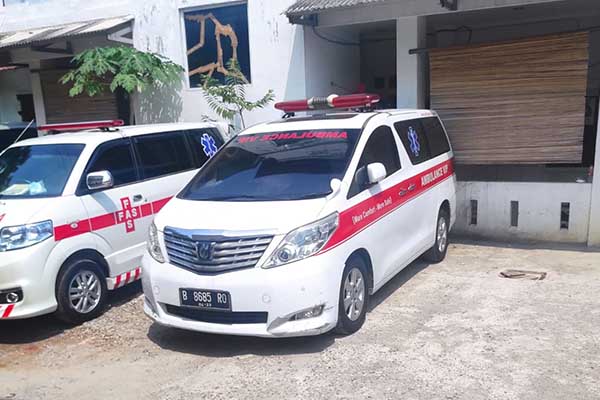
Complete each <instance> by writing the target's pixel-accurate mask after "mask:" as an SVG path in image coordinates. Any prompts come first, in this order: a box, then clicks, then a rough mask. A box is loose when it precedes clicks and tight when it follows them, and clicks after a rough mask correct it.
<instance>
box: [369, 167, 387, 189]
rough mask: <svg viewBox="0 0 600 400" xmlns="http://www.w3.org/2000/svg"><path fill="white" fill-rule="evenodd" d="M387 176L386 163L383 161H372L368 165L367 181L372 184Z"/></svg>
mask: <svg viewBox="0 0 600 400" xmlns="http://www.w3.org/2000/svg"><path fill="white" fill-rule="evenodd" d="M386 176H387V171H386V170H385V165H383V164H382V163H372V164H369V165H367V181H368V182H369V184H371V185H375V184H376V183H379V182H381V181H382V180H384V179H385V177H386Z"/></svg>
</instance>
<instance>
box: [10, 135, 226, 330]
mask: <svg viewBox="0 0 600 400" xmlns="http://www.w3.org/2000/svg"><path fill="white" fill-rule="evenodd" d="M203 130H210V131H211V132H214V133H215V135H218V136H219V137H220V138H221V140H222V141H223V142H224V141H225V135H224V134H223V132H222V131H221V130H220V129H219V128H217V127H216V126H215V125H214V124H205V123H180V124H155V125H138V126H130V127H129V126H128V127H120V128H117V129H110V130H108V131H101V130H98V129H93V130H86V131H79V132H71V133H61V134H56V135H47V136H44V137H39V138H35V139H28V140H24V141H21V142H18V143H16V144H14V145H12V146H10V147H9V148H8V149H7V150H6V151H9V150H10V149H11V148H15V147H23V146H43V145H58V144H80V145H83V146H84V147H83V150H82V151H81V153H80V155H79V157H78V159H77V161H76V162H75V164H74V167H73V168H72V170H71V173H70V175H69V177H68V179H67V181H66V184H65V185H64V189H63V190H62V193H61V194H60V195H59V196H56V197H42V198H26V199H24V198H20V199H10V198H6V197H2V198H0V231H2V229H3V228H6V227H14V226H20V225H24V224H31V223H37V222H40V221H51V222H52V227H53V234H52V237H50V238H48V239H46V240H44V241H42V242H40V243H37V244H34V245H32V246H29V247H25V248H21V249H16V250H9V251H0V294H2V293H4V294H6V293H9V292H15V291H17V290H18V291H19V292H20V293H21V297H22V299H21V300H20V301H18V302H16V303H11V304H8V303H6V302H4V303H2V302H1V301H0V319H20V318H26V317H33V316H37V315H42V314H47V313H51V312H54V311H55V310H56V309H57V296H56V293H55V291H56V285H57V276H58V275H59V271H60V270H61V268H62V266H63V265H65V263H66V262H67V260H70V259H72V258H73V257H77V255H80V254H90V253H93V254H94V255H97V256H99V257H100V258H101V260H103V264H104V266H105V268H106V276H105V279H106V286H107V288H108V290H112V289H116V288H118V287H122V286H124V285H126V284H128V283H131V282H133V281H135V280H137V279H139V278H140V277H141V259H142V256H143V254H144V252H145V241H146V238H147V231H148V227H149V225H150V223H151V222H152V220H153V218H154V215H155V214H156V213H157V212H158V211H159V210H160V209H161V208H162V207H163V206H164V205H165V204H166V203H167V202H168V201H169V200H170V199H171V197H172V196H173V195H175V194H176V193H177V192H178V191H179V190H181V188H182V187H183V186H184V185H185V184H186V183H187V182H188V180H189V179H190V178H191V177H192V176H194V174H195V173H196V172H197V170H198V168H197V167H196V165H194V166H193V168H190V169H189V170H186V171H181V172H176V173H172V174H169V175H164V176H160V177H156V178H152V179H145V180H144V179H143V178H140V176H139V174H138V179H137V180H136V181H135V182H133V183H128V184H124V185H120V186H115V187H111V188H108V189H106V190H99V191H93V192H91V191H90V192H85V193H84V194H78V190H79V189H80V188H81V185H82V182H85V175H86V174H87V173H89V172H93V171H86V168H88V163H90V166H91V163H92V162H91V158H92V157H93V156H94V154H95V151H96V150H97V149H98V148H99V146H102V145H104V144H108V145H109V146H110V143H112V142H113V141H117V142H118V141H123V140H127V141H129V142H130V143H131V146H133V142H134V140H137V139H138V138H142V137H153V136H148V135H154V134H161V133H165V132H173V133H177V132H191V131H198V132H200V131H203ZM131 149H133V147H131ZM132 151H133V150H132ZM190 154H192V153H191V152H190ZM133 157H134V159H136V157H135V156H133ZM190 157H193V158H194V159H196V157H195V156H191V155H190ZM0 174H1V173H0ZM0 300H1V297H0Z"/></svg>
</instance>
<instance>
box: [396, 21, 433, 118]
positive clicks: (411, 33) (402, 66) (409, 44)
mask: <svg viewBox="0 0 600 400" xmlns="http://www.w3.org/2000/svg"><path fill="white" fill-rule="evenodd" d="M396 32H397V33H396V47H397V49H396V68H397V71H398V72H397V73H398V78H397V80H398V87H397V103H398V108H423V107H425V79H426V73H427V71H426V69H425V60H424V58H423V56H421V55H411V54H409V53H408V51H409V50H411V49H416V48H421V47H424V46H425V45H426V44H427V37H426V27H425V19H424V18H423V17H405V18H399V19H398V20H397V22H396Z"/></svg>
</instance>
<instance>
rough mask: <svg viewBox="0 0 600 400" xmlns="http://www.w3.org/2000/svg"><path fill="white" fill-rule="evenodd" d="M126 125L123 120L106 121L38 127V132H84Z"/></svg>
mask: <svg viewBox="0 0 600 400" xmlns="http://www.w3.org/2000/svg"><path fill="white" fill-rule="evenodd" d="M123 125H125V122H124V121H123V120H122V119H112V120H105V121H89V122H72V123H66V124H48V125H41V126H38V127H37V129H38V131H82V130H85V129H102V128H116V127H118V126H123Z"/></svg>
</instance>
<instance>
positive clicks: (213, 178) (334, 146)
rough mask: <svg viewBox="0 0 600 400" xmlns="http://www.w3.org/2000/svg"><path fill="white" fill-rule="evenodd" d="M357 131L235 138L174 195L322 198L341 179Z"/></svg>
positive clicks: (196, 197)
mask: <svg viewBox="0 0 600 400" xmlns="http://www.w3.org/2000/svg"><path fill="white" fill-rule="evenodd" d="M359 135H360V130H358V129H354V130H347V131H345V130H327V131H300V132H294V131H289V132H278V133H264V134H255V135H241V136H238V137H236V138H235V139H233V140H232V141H230V142H229V143H228V144H227V145H226V146H225V147H224V148H223V149H222V150H220V151H219V152H218V153H217V155H216V156H214V157H213V158H212V159H211V160H210V161H209V162H208V163H207V164H206V166H205V167H204V168H203V169H202V170H200V172H199V173H198V175H196V177H194V179H193V180H192V182H191V183H190V184H189V185H188V186H187V187H186V188H185V189H184V190H183V192H182V193H181V195H180V197H181V198H183V199H188V200H214V201H218V200H222V201H276V200H301V199H311V198H318V197H324V196H327V195H328V194H329V193H331V180H332V179H334V178H337V179H342V178H343V177H344V174H345V172H346V170H347V168H348V164H349V161H350V159H351V158H352V154H353V153H354V148H355V146H356V142H357V140H358V137H359Z"/></svg>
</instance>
